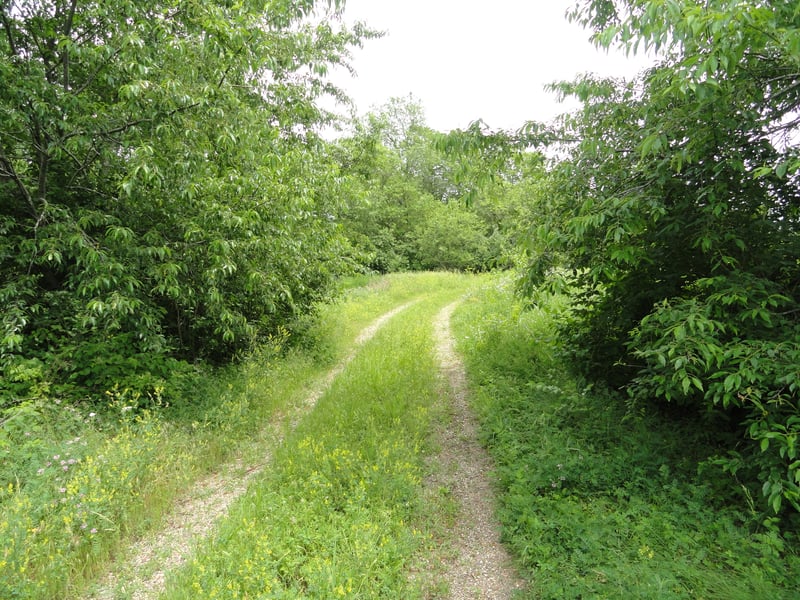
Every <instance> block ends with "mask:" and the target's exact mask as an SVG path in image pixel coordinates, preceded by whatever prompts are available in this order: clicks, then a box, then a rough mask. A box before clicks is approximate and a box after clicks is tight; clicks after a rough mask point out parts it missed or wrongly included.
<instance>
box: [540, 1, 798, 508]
mask: <svg viewBox="0 0 800 600" xmlns="http://www.w3.org/2000/svg"><path fill="white" fill-rule="evenodd" d="M573 16H574V17H575V18H576V19H578V20H580V21H581V22H583V23H584V24H586V25H589V26H590V27H592V28H594V30H595V32H596V34H595V40H596V41H597V42H598V43H599V44H601V45H605V46H608V45H612V44H620V45H622V46H623V47H625V48H627V49H629V50H635V49H636V48H637V47H639V46H646V47H649V48H652V49H655V50H656V51H658V52H659V54H660V57H661V59H660V61H659V63H658V65H657V66H656V67H654V68H653V69H652V70H650V71H649V72H647V73H645V74H644V75H643V76H642V77H640V78H638V79H637V80H635V81H633V82H631V83H625V82H619V81H600V80H596V79H593V78H588V77H587V78H583V79H581V80H579V81H576V82H574V83H571V84H563V85H560V86H558V89H559V91H560V92H561V93H563V94H567V95H575V96H577V97H579V98H580V99H581V100H583V110H582V111H580V112H578V113H577V114H575V115H572V116H570V117H567V118H566V119H565V121H564V123H563V127H562V129H561V131H560V136H561V138H562V139H563V140H565V147H564V148H562V151H563V152H565V155H566V158H565V160H563V161H561V162H560V163H559V165H558V167H557V168H556V169H555V170H554V171H553V173H552V175H551V177H552V178H551V189H552V194H551V195H550V196H548V197H546V198H545V199H544V200H543V202H544V205H545V206H546V210H542V211H541V215H542V216H543V217H546V218H547V222H546V223H544V224H543V227H542V228H541V229H540V230H539V231H538V235H536V236H535V239H536V244H537V245H538V249H539V251H538V252H536V251H534V254H533V260H532V263H531V266H530V269H529V270H528V274H529V282H528V283H529V284H531V283H536V280H537V277H538V276H540V275H541V274H543V273H545V272H547V269H548V268H549V267H553V266H557V265H559V264H562V265H563V264H566V265H567V266H568V267H569V269H570V270H569V271H568V272H567V279H568V280H569V283H570V284H571V285H572V286H574V289H575V290H577V292H576V295H575V298H574V303H573V310H572V316H571V321H570V323H569V324H568V325H567V327H566V329H565V333H566V334H567V336H568V337H567V339H568V340H569V341H570V342H571V347H572V348H574V349H575V351H576V354H577V357H578V359H579V361H578V363H579V364H580V365H581V366H582V367H583V368H584V370H585V372H587V373H588V374H590V375H591V376H593V377H600V378H605V379H606V380H608V381H610V382H611V383H612V384H614V385H624V386H626V387H627V389H628V390H629V391H630V393H631V395H632V397H633V398H634V399H637V400H639V401H649V400H650V399H660V400H664V401H669V402H672V403H677V404H680V405H684V406H687V407H698V408H700V409H701V411H704V412H705V413H706V414H708V415H718V416H724V417H725V418H728V419H733V420H734V421H735V422H736V423H738V425H739V426H740V427H741V428H742V430H743V431H742V432H743V433H744V436H745V438H746V439H747V440H749V443H746V444H737V447H736V448H728V449H727V452H726V453H725V454H724V456H722V457H721V458H720V462H721V464H723V466H724V467H725V468H727V469H729V470H730V471H732V472H734V473H737V472H738V473H739V474H740V475H743V476H744V477H743V479H744V480H749V479H750V478H751V477H753V478H757V479H758V480H760V482H761V485H762V491H763V493H764V495H765V497H766V499H767V500H768V502H769V505H770V506H771V507H772V509H774V510H775V511H776V512H777V511H779V510H780V509H781V507H782V506H783V507H785V506H786V505H787V504H788V505H791V506H793V507H794V508H795V509H800V456H798V448H797V440H798V434H800V399H798V391H800V390H798V386H799V385H800V370H799V369H798V365H800V302H798V300H799V299H798V285H799V284H800V239H799V238H798V226H800V222H799V221H798V217H799V216H800V214H799V213H798V209H799V208H800V190H799V189H798V183H800V154H799V151H800V146H799V145H798V137H797V133H798V130H797V126H798V123H800V120H798V109H800V12H798V10H797V7H796V6H795V5H794V3H790V2H762V1H737V2H729V1H727V0H711V1H708V2H696V1H694V0H669V1H667V2H663V1H661V2H656V1H645V0H619V1H610V0H592V1H587V2H583V3H581V5H580V6H579V7H578V8H577V9H576V11H575V13H574V15H573ZM711 422H712V423H714V422H716V423H717V425H718V424H719V421H714V420H713V419H712V421H711ZM709 426H711V425H709Z"/></svg>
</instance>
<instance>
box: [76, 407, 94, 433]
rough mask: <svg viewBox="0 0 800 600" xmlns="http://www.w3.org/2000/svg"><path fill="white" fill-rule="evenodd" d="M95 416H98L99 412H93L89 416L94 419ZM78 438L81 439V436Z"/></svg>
mask: <svg viewBox="0 0 800 600" xmlns="http://www.w3.org/2000/svg"><path fill="white" fill-rule="evenodd" d="M95 416H97V413H93V412H90V413H89V418H90V419H93V418H94V417H95ZM78 439H80V438H78Z"/></svg>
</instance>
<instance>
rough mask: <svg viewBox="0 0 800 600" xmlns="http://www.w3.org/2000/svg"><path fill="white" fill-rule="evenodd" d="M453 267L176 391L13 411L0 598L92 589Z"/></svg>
mask: <svg viewBox="0 0 800 600" xmlns="http://www.w3.org/2000/svg"><path fill="white" fill-rule="evenodd" d="M448 277H449V276H447V275H439V276H436V275H426V276H420V277H413V276H402V275H398V276H392V277H388V278H375V279H373V280H370V281H369V282H368V284H367V285H366V286H364V287H357V288H352V289H349V290H346V291H344V292H343V294H342V297H341V298H340V299H339V300H338V301H337V302H336V303H334V304H332V305H328V306H322V307H320V309H319V312H318V314H317V315H316V316H315V317H314V318H308V319H306V320H304V321H301V322H300V326H299V328H298V330H297V332H295V333H293V334H291V335H293V336H294V337H295V339H298V340H299V343H296V344H294V345H292V344H288V345H287V342H288V341H289V340H288V339H287V336H288V335H290V334H288V333H286V334H278V335H277V336H276V337H275V339H273V340H270V341H269V342H268V343H265V344H263V345H262V346H261V347H260V348H258V349H255V350H254V351H253V353H252V356H250V357H249V358H248V359H247V360H245V361H243V362H241V363H240V364H238V365H236V366H233V367H229V368H227V369H222V370H217V371H206V372H197V373H193V374H187V373H185V372H183V373H179V374H176V382H168V383H169V384H175V385H169V386H168V387H169V389H178V388H182V389H183V390H184V391H183V393H182V394H180V395H177V396H175V395H173V396H167V395H166V394H165V393H164V391H163V390H161V389H154V390H153V391H152V393H151V394H148V395H141V394H135V393H133V392H131V391H130V390H126V389H118V388H115V389H111V390H109V391H108V392H107V394H106V397H105V398H102V399H97V398H94V399H87V400H86V402H85V403H83V404H68V403H66V402H61V401H59V399H58V398H54V397H52V396H51V395H49V394H48V393H47V390H42V392H41V395H40V397H39V398H38V399H37V400H35V401H31V402H28V403H26V405H25V406H24V407H21V408H19V407H18V408H17V409H15V411H14V414H13V418H5V417H4V416H2V415H0V598H9V599H11V598H25V599H32V600H37V599H47V600H50V599H52V598H68V597H77V596H79V595H80V593H81V590H82V589H83V588H84V587H85V586H86V585H87V584H88V583H89V582H90V581H91V580H92V578H93V577H95V576H96V575H97V574H99V573H101V572H102V571H103V570H104V569H105V568H106V565H107V564H108V562H109V560H113V559H119V558H120V557H121V556H124V553H125V548H126V546H127V545H128V543H129V541H130V540H131V539H133V538H135V537H137V536H140V535H142V534H143V533H145V532H146V531H148V530H151V529H153V528H155V527H157V526H158V525H159V523H160V522H161V519H162V517H163V515H164V514H165V511H167V510H168V509H169V508H170V507H171V506H172V504H173V502H174V500H175V499H176V498H177V497H178V495H179V494H180V493H182V492H183V491H184V490H186V489H187V488H188V487H189V486H190V485H191V484H192V483H193V482H194V481H195V480H197V479H198V478H199V477H201V476H203V475H204V474H206V473H208V472H209V471H210V470H212V469H213V468H214V467H215V466H216V465H218V464H219V463H220V462H221V461H225V460H230V459H232V458H234V457H237V456H239V457H243V458H244V461H245V462H247V461H248V460H256V457H257V456H258V455H259V454H262V453H264V450H265V448H269V447H270V446H271V445H272V444H274V440H271V439H262V437H261V436H259V435H258V433H259V432H260V431H261V430H262V429H263V427H264V425H265V423H267V422H268V421H269V420H270V419H271V418H273V417H274V415H275V414H276V413H282V412H284V411H286V410H287V409H289V408H290V407H291V406H292V405H294V404H295V403H298V402H301V401H302V400H303V398H304V397H305V395H306V394H307V393H308V391H309V389H310V387H313V384H314V382H315V381H317V380H319V379H320V378H321V377H322V376H323V375H324V373H325V372H326V371H327V370H328V369H329V368H330V366H331V365H332V364H335V363H336V361H338V360H340V359H341V358H342V357H343V356H344V355H345V354H346V352H347V350H348V348H350V347H351V346H352V343H353V340H354V338H355V336H356V335H357V333H358V331H360V329H361V328H363V327H364V326H365V325H366V324H368V323H369V322H370V321H372V320H374V319H375V318H376V317H377V316H379V315H380V314H382V313H383V312H385V311H387V310H388V309H389V308H391V307H393V306H395V305H397V304H399V303H401V302H402V301H404V300H408V299H410V298H412V297H415V296H418V295H421V294H425V293H428V292H430V291H431V290H435V289H437V288H441V287H442V286H445V287H447V285H448V283H447V282H448V281H450V279H448ZM455 277H456V276H452V278H455ZM453 280H455V279H453Z"/></svg>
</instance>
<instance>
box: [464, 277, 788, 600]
mask: <svg viewBox="0 0 800 600" xmlns="http://www.w3.org/2000/svg"><path fill="white" fill-rule="evenodd" d="M540 300H541V303H540V304H539V305H538V306H536V307H530V306H529V305H527V304H526V303H525V302H521V301H519V300H518V299H515V298H514V293H513V284H512V283H511V280H510V279H509V278H503V279H496V282H495V284H493V285H491V286H487V287H486V288H485V289H483V290H481V291H480V293H476V294H473V296H472V297H471V298H470V299H469V301H468V302H467V303H465V305H464V306H463V308H462V309H460V310H459V311H457V312H456V314H455V317H454V325H455V327H456V332H457V334H458V336H457V337H458V338H459V339H460V344H459V347H460V349H461V351H462V352H463V353H464V355H465V359H466V362H467V367H468V372H469V376H470V381H471V384H472V389H473V391H474V394H475V406H476V408H477V410H478V412H479V414H480V417H481V421H482V423H483V427H482V435H483V440H484V442H485V443H486V444H487V446H488V448H489V450H490V452H491V454H492V456H493V457H494V460H495V463H496V467H497V478H498V483H499V486H500V503H501V509H500V516H501V519H502V522H503V536H504V539H505V541H506V542H507V543H508V544H509V546H510V547H511V549H512V551H513V552H514V554H515V555H516V557H517V558H518V560H519V564H520V565H521V567H522V568H523V570H524V575H525V578H526V579H528V581H529V582H530V590H529V596H528V597H530V598H576V599H577V598H588V597H591V598H719V599H720V600H722V599H725V600H730V599H735V598H741V599H743V600H744V599H749V598H785V599H787V600H788V599H790V598H795V597H796V596H797V594H798V593H800V584H798V582H799V581H800V539H798V537H797V525H798V523H797V519H796V517H793V520H792V521H790V522H788V523H786V524H785V525H786V526H785V527H784V530H783V533H781V532H780V531H779V530H778V529H777V527H776V526H775V523H774V522H772V521H766V522H764V523H763V524H762V522H761V516H760V512H759V509H758V508H757V507H756V505H755V502H754V500H753V499H752V498H749V496H745V498H747V499H748V501H747V502H744V501H742V499H741V498H739V497H736V495H735V494H733V493H731V491H730V486H729V484H728V481H727V477H726V476H725V475H724V474H723V473H721V472H720V471H719V470H718V469H716V468H714V467H712V466H710V464H709V462H710V461H712V460H713V457H714V456H715V455H716V454H717V453H718V452H719V447H720V439H719V438H718V436H716V435H715V434H714V432H713V431H708V430H705V429H704V428H699V427H697V423H696V421H695V419H694V418H693V417H692V416H691V415H679V414H676V413H675V412H669V411H666V412H665V411H663V410H661V409H659V408H658V407H652V406H651V407H647V408H641V410H636V411H630V410H627V409H626V406H625V401H624V400H625V397H624V395H620V394H618V393H615V392H612V391H609V390H607V389H605V388H603V387H599V386H592V385H586V383H585V382H584V381H582V380H580V379H576V378H574V377H572V376H570V375H569V370H568V369H567V368H566V367H565V365H564V363H563V354H562V353H560V352H559V348H563V346H560V345H559V344H558V343H557V342H556V329H555V322H556V318H557V316H558V314H559V313H560V312H561V311H562V310H563V309H564V307H565V305H566V304H567V299H566V298H564V297H560V296H552V297H548V298H547V299H546V300H545V299H544V298H542V299H540ZM698 464H700V465H701V468H700V469H699V470H698V468H697V465H698ZM744 493H745V494H747V490H746V489H745V490H744Z"/></svg>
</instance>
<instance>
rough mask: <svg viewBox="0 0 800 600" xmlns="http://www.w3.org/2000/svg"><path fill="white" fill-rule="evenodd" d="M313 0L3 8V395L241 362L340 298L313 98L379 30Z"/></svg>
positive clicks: (322, 116)
mask: <svg viewBox="0 0 800 600" xmlns="http://www.w3.org/2000/svg"><path fill="white" fill-rule="evenodd" d="M318 4H322V3H316V2H314V1H311V0H308V1H303V2H292V3H286V2H280V3H274V2H266V1H262V0H248V1H245V2H237V3H229V2H205V3H200V4H198V3H187V2H182V1H178V0H164V1H160V2H140V1H138V0H127V1H125V2H113V3H103V2H90V3H78V2H71V1H68V0H41V1H40V0H36V1H27V0H26V1H20V2H3V3H2V4H0V80H1V81H2V82H3V84H2V86H0V132H2V133H1V134H0V234H2V235H0V303H2V305H3V306H4V314H3V319H2V324H1V325H0V369H2V373H3V377H2V379H3V384H0V398H1V399H0V406H2V405H4V404H8V403H9V402H11V403H14V402H16V401H17V400H18V399H19V398H20V397H24V396H25V395H26V394H32V393H35V390H34V389H33V383H34V382H36V381H38V382H40V383H41V382H47V381H61V382H63V381H67V382H71V383H74V384H75V385H76V386H78V387H80V386H88V387H89V388H97V387H98V386H100V389H102V388H103V387H104V386H106V385H108V383H109V382H110V381H111V380H117V381H119V377H121V376H123V372H124V371H128V372H131V373H133V374H134V375H135V374H137V373H138V374H140V375H141V374H144V375H147V374H148V373H149V374H150V375H151V376H152V377H151V379H152V380H153V381H154V382H155V381H157V380H158V379H159V378H160V377H161V375H162V374H163V373H164V372H167V371H169V370H170V369H171V368H172V366H171V363H170V362H169V360H167V358H166V357H168V356H175V357H178V358H184V359H197V358H203V359H210V360H212V361H215V362H224V361H227V360H229V359H230V358H231V357H232V356H234V355H235V354H236V353H237V352H239V351H242V350H245V349H246V348H248V347H249V345H250V344H251V343H252V342H253V341H254V340H256V339H258V338H259V337H261V336H264V335H266V334H268V333H269V332H270V331H274V330H275V328H276V327H277V326H278V325H280V324H283V323H285V322H287V320H289V319H291V318H292V317H293V315H295V314H297V313H299V312H302V311H305V310H308V309H309V307H310V306H311V305H312V304H313V303H314V302H315V301H317V300H318V299H320V298H322V297H325V296H326V294H327V290H328V288H329V285H330V282H331V281H332V279H333V277H334V276H335V275H336V274H337V273H338V272H339V271H340V269H341V267H342V264H341V261H340V260H339V259H338V255H339V246H340V244H341V238H340V236H339V234H338V232H337V229H336V227H335V225H334V224H333V223H332V221H331V219H330V215H331V214H333V212H334V210H335V209H334V206H335V203H336V201H335V198H336V197H337V186H338V183H337V179H336V171H337V168H336V166H335V165H334V164H332V163H331V161H330V160H329V158H327V157H326V156H325V154H324V152H322V151H321V144H320V142H319V140H318V139H317V137H316V134H315V130H316V128H318V127H319V126H320V125H321V124H323V123H325V122H327V121H328V120H329V119H330V118H331V116H330V115H329V114H328V113H326V112H325V111H323V110H321V109H320V108H318V106H317V102H316V101H317V99H318V98H319V97H320V96H321V95H323V94H333V95H335V96H340V95H341V93H340V91H339V90H336V89H335V88H334V87H332V86H331V85H330V84H329V83H328V82H327V81H326V79H325V73H326V71H327V69H328V67H329V66H330V65H333V64H345V63H346V61H347V57H348V52H349V48H351V47H352V46H354V45H358V44H360V42H361V39H362V38H363V37H369V36H371V35H373V33H372V32H370V31H369V30H366V29H365V28H363V27H361V26H358V27H356V28H355V29H354V30H349V29H347V28H346V27H344V26H343V25H341V24H340V23H339V22H338V20H337V18H338V12H337V10H338V3H335V4H334V3H328V5H329V9H328V10H327V11H326V10H325V9H324V6H318ZM320 11H321V12H320ZM315 15H317V16H319V15H324V16H323V18H314V16H315ZM97 356H103V357H104V358H103V361H99V362H98V361H97V360H96V357H97ZM104 361H105V362H104ZM111 363H114V364H116V365H118V368H117V367H113V368H112V366H111ZM37 370H38V372H39V373H40V374H39V375H37V376H36V377H33V375H32V374H33V373H34V371H37ZM40 391H42V390H40ZM15 399H16V400H15Z"/></svg>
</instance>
